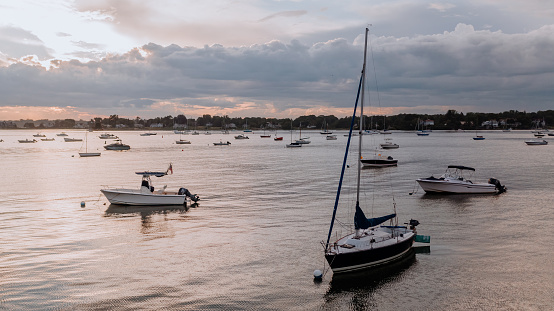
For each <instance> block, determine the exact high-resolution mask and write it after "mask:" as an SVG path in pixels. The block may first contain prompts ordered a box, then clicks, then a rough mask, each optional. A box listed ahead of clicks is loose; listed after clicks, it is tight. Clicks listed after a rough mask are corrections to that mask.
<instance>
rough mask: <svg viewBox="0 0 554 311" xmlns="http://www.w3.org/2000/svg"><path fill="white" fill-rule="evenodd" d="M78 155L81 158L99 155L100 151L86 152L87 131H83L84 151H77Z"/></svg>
mask: <svg viewBox="0 0 554 311" xmlns="http://www.w3.org/2000/svg"><path fill="white" fill-rule="evenodd" d="M79 156H80V157H82V158H86V157H99V156H100V152H88V132H85V152H79Z"/></svg>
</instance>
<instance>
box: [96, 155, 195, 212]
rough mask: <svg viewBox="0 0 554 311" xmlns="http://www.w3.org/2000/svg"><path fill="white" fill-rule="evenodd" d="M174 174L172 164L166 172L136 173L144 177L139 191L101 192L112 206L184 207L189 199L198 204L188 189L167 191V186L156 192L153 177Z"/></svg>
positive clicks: (120, 189) (109, 190)
mask: <svg viewBox="0 0 554 311" xmlns="http://www.w3.org/2000/svg"><path fill="white" fill-rule="evenodd" d="M170 171H171V173H173V167H172V165H171V164H170V165H169V168H168V169H167V170H166V171H165V172H150V171H145V172H135V174H137V175H141V176H142V182H141V185H140V188H139V189H127V188H109V187H106V188H104V189H101V190H100V191H101V192H102V193H103V194H104V196H106V199H108V201H109V202H110V203H111V204H123V205H140V206H148V205H183V204H185V203H186V199H187V197H188V198H190V200H192V201H194V202H197V201H198V200H200V198H199V197H198V195H196V194H191V193H190V192H189V190H188V189H186V188H184V187H181V188H179V190H178V191H167V190H166V188H167V186H163V187H161V189H159V190H156V189H155V188H154V186H153V185H152V177H163V176H166V175H167V174H168V172H170Z"/></svg>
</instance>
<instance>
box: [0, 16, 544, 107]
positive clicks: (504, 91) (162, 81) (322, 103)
mask: <svg viewBox="0 0 554 311" xmlns="http://www.w3.org/2000/svg"><path fill="white" fill-rule="evenodd" d="M362 39H363V37H362V34H359V35H358V37H357V39H356V40H354V41H353V42H350V41H348V40H346V39H341V38H338V39H334V40H329V41H326V42H318V43H315V44H311V45H308V44H304V43H302V42H300V41H297V40H293V41H291V42H289V43H284V42H281V41H277V40H274V41H271V42H268V43H265V44H256V45H251V46H243V47H225V46H222V45H212V46H204V47H202V48H196V47H181V46H178V45H168V46H161V45H158V44H154V43H150V44H146V45H144V46H142V47H140V48H136V49H133V50H130V51H128V52H127V53H125V54H108V55H106V56H105V57H104V58H103V59H101V60H100V61H89V62H80V61H77V60H72V61H62V60H58V61H55V62H52V68H46V67H43V66H40V65H37V64H36V63H31V62H28V63H23V62H18V63H14V64H12V65H10V66H8V67H3V68H0V93H2V94H3V101H2V102H1V104H2V105H6V106H12V107H13V106H26V105H29V103H33V104H34V105H37V106H44V107H54V106H57V105H60V104H61V105H63V106H66V105H67V106H72V107H76V109H79V110H82V111H88V112H90V113H98V114H101V115H105V114H108V115H109V114H118V115H121V116H136V115H139V116H141V117H148V116H160V115H166V114H176V113H185V114H188V115H190V114H193V113H198V114H199V115H201V113H206V112H210V113H212V114H214V113H218V114H236V115H242V116H244V114H245V113H248V114H249V115H258V116H262V115H263V116H268V117H269V116H287V115H289V114H290V113H291V112H294V113H298V114H303V113H301V112H305V113H314V112H316V113H318V114H319V113H325V112H329V113H338V112H346V111H348V109H350V107H351V106H352V105H353V102H354V100H355V96H356V94H355V92H356V89H357V84H358V79H359V74H360V70H361V66H362V54H363V47H362V46H361V44H360V42H362V41H363V40H362ZM370 42H371V50H372V51H373V54H372V56H373V59H371V58H370V59H369V60H368V72H369V74H368V88H369V92H370V93H369V94H370V98H371V101H372V102H371V106H372V108H373V109H374V110H375V109H379V108H381V109H383V110H385V109H388V110H387V111H396V112H401V111H413V112H416V111H417V110H418V109H420V110H422V111H425V112H431V110H433V108H431V107H435V108H434V109H435V111H434V112H444V111H443V110H444V109H445V107H449V106H451V107H457V108H458V110H460V111H464V112H468V111H504V110H509V109H520V110H521V109H522V108H525V109H527V110H535V111H536V110H541V109H543V110H544V109H551V99H552V98H553V97H554V90H553V89H552V87H551V83H550V81H553V80H554V62H553V61H552V56H551V51H552V50H553V49H554V25H553V26H544V27H541V28H539V29H536V30H533V31H529V32H527V33H520V34H506V33H503V32H500V31H490V30H475V27H473V26H472V25H467V24H458V25H457V26H456V27H455V28H454V29H453V30H452V31H446V32H443V33H441V34H434V35H419V36H414V37H402V38H397V37H392V36H374V35H372V36H371V40H370ZM373 64H374V65H375V67H373ZM375 77H376V79H375ZM377 87H378V89H379V96H376V93H375V92H376V89H377ZM377 99H378V100H377ZM523 105H524V106H523ZM268 114H271V115H268ZM346 114H347V113H345V115H346Z"/></svg>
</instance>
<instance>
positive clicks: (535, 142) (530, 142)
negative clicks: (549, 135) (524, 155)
mask: <svg viewBox="0 0 554 311" xmlns="http://www.w3.org/2000/svg"><path fill="white" fill-rule="evenodd" d="M525 143H526V144H527V145H530V146H540V145H548V142H547V141H546V140H544V139H543V140H536V139H532V140H526V141H525Z"/></svg>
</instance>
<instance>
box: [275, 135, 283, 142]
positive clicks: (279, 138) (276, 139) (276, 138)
mask: <svg viewBox="0 0 554 311" xmlns="http://www.w3.org/2000/svg"><path fill="white" fill-rule="evenodd" d="M273 140H275V141H279V140H283V137H282V136H280V137H274V138H273Z"/></svg>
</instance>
